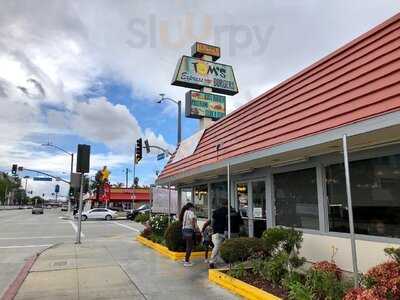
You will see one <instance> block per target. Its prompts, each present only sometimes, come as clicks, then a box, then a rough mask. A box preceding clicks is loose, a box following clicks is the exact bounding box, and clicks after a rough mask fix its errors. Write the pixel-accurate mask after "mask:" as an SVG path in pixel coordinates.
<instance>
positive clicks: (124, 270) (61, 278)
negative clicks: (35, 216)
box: [15, 238, 237, 300]
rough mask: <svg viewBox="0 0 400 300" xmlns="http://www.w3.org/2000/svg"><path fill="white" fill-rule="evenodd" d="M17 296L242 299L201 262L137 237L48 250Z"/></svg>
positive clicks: (37, 261)
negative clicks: (185, 261)
mask: <svg viewBox="0 0 400 300" xmlns="http://www.w3.org/2000/svg"><path fill="white" fill-rule="evenodd" d="M132 239H133V238H132ZM15 299H17V300H22V299H30V300H32V299H164V300H167V299H185V300H187V299H196V300H197V299H237V298H236V297H235V296H233V295H231V294H230V293H229V292H227V291H225V290H223V289H221V288H219V287H217V286H216V285H214V284H212V283H209V282H208V280H207V267H206V265H205V264H203V263H200V261H198V262H197V264H196V265H195V266H194V267H192V268H184V267H183V266H182V264H180V263H177V262H173V261H170V260H168V259H166V258H164V257H161V256H159V255H158V254H156V253H154V252H153V251H152V250H151V249H148V248H146V247H143V246H142V245H140V244H138V243H137V242H134V241H133V240H129V241H128V240H125V241H124V240H109V241H104V240H103V241H100V242H85V243H83V244H81V245H74V244H61V245H58V246H55V247H53V248H50V249H48V250H46V251H45V252H43V253H42V254H41V255H40V256H39V257H38V259H37V260H36V262H35V264H34V265H33V267H32V269H31V271H30V272H29V274H28V276H27V278H26V279H25V281H24V283H23V284H22V286H21V288H20V289H19V291H18V294H17V296H16V298H15Z"/></svg>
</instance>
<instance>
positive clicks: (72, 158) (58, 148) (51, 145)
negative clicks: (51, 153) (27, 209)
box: [42, 142, 74, 213]
mask: <svg viewBox="0 0 400 300" xmlns="http://www.w3.org/2000/svg"><path fill="white" fill-rule="evenodd" d="M42 146H46V147H53V148H55V149H57V150H60V151H62V152H64V153H66V154H68V155H69V156H71V172H70V175H69V182H70V186H71V182H72V173H73V172H74V153H72V152H68V151H67V150H64V149H63V148H61V147H59V146H57V145H54V144H52V143H50V142H47V144H42ZM70 212H71V199H69V200H68V213H70Z"/></svg>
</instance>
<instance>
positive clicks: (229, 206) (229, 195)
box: [226, 164, 231, 239]
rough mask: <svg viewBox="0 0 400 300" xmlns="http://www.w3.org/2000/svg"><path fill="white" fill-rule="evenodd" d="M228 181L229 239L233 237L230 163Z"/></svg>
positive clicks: (227, 169)
mask: <svg viewBox="0 0 400 300" xmlns="http://www.w3.org/2000/svg"><path fill="white" fill-rule="evenodd" d="M226 171H227V176H226V177H227V181H228V184H227V185H228V191H227V192H228V193H227V194H228V239H230V238H231V165H230V164H228V166H227V168H226Z"/></svg>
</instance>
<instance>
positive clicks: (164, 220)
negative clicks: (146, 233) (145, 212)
mask: <svg viewBox="0 0 400 300" xmlns="http://www.w3.org/2000/svg"><path fill="white" fill-rule="evenodd" d="M168 219H169V218H168V216H165V215H154V216H151V217H150V219H149V225H150V227H151V230H152V232H153V233H154V234H156V235H158V236H164V234H165V231H166V230H167V227H168Z"/></svg>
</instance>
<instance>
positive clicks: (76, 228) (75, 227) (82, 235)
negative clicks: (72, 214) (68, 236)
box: [69, 221, 85, 238]
mask: <svg viewBox="0 0 400 300" xmlns="http://www.w3.org/2000/svg"><path fill="white" fill-rule="evenodd" d="M69 223H70V224H71V226H72V228H73V229H74V230H75V232H78V227H77V226H76V224H75V223H74V222H73V221H69ZM81 237H83V238H84V237H85V235H84V234H83V231H82V227H81Z"/></svg>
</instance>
